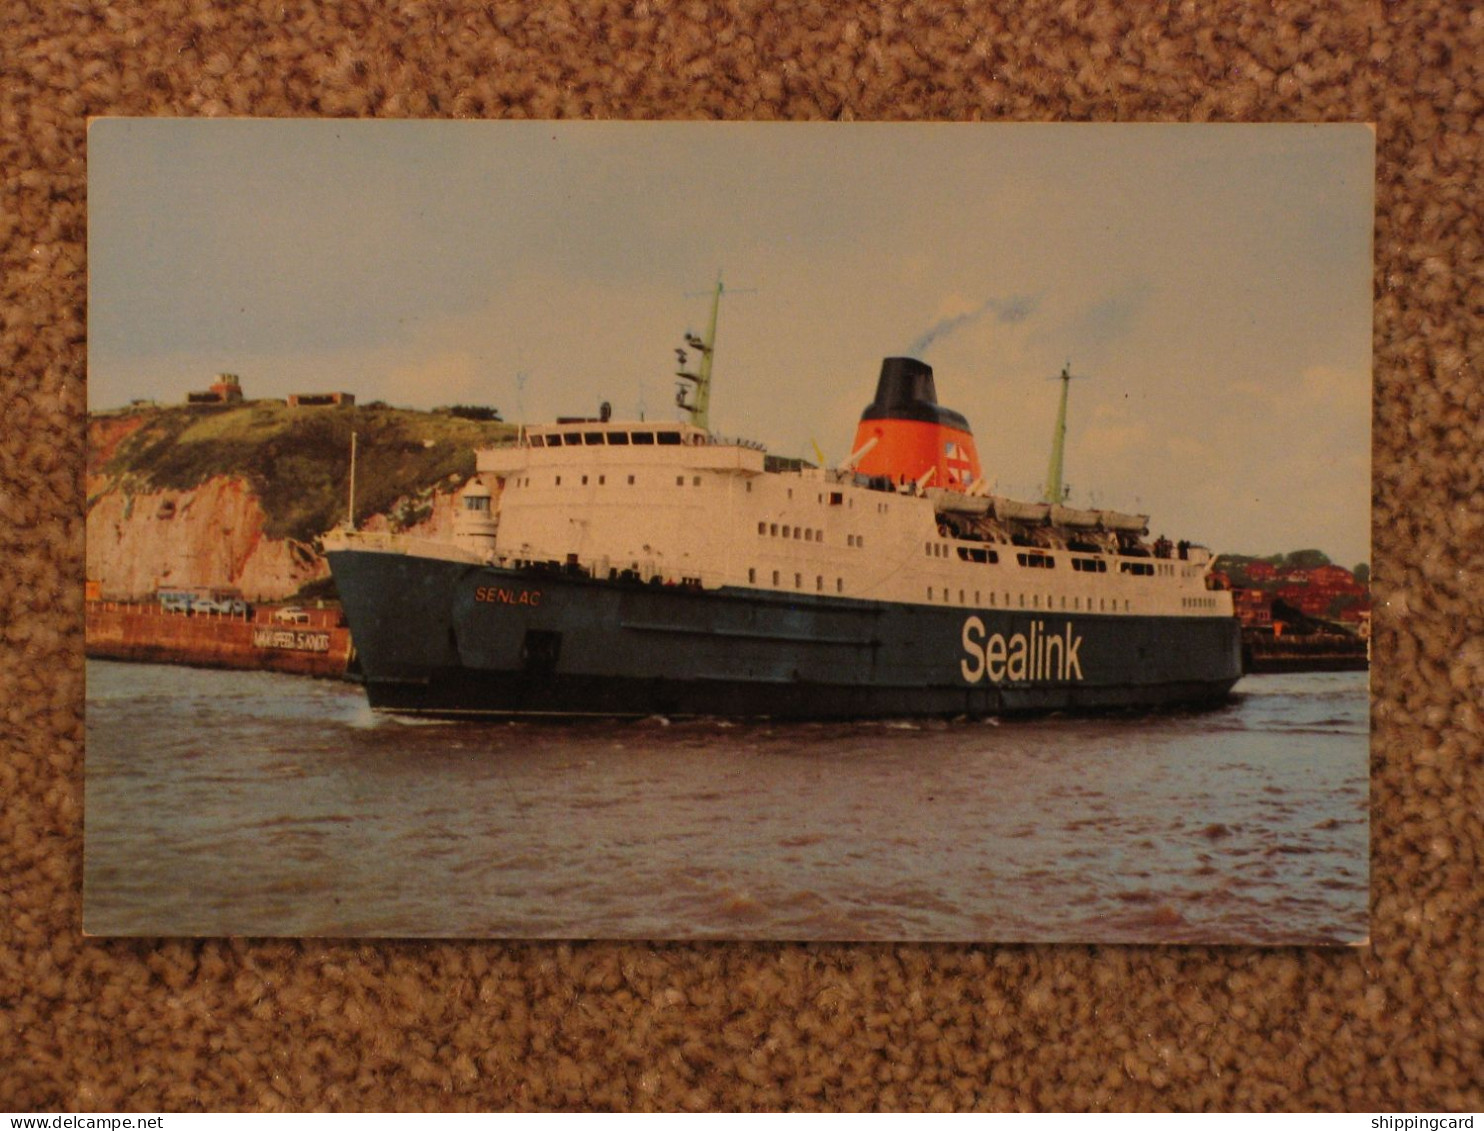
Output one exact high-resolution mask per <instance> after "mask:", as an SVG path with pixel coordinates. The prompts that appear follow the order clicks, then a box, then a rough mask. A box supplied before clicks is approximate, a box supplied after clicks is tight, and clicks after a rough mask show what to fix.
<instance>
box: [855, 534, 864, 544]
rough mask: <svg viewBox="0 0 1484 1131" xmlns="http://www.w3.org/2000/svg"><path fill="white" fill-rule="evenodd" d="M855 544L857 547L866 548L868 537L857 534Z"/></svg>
mask: <svg viewBox="0 0 1484 1131" xmlns="http://www.w3.org/2000/svg"><path fill="white" fill-rule="evenodd" d="M855 544H856V545H857V546H864V545H865V544H866V536H865V535H864V534H857V535H856V536H855Z"/></svg>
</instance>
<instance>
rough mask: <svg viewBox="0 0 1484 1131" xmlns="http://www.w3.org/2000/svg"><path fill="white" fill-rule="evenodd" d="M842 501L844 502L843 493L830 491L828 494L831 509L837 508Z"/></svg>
mask: <svg viewBox="0 0 1484 1131" xmlns="http://www.w3.org/2000/svg"><path fill="white" fill-rule="evenodd" d="M844 501H845V495H844V493H843V492H841V491H831V492H830V506H832V507H838V506H839V505H840V504H841V503H843V502H844Z"/></svg>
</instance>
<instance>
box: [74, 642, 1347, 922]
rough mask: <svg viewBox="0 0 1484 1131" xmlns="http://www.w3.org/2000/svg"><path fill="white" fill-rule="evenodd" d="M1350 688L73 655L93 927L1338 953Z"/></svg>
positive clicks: (1332, 678) (1338, 680) (1259, 679)
mask: <svg viewBox="0 0 1484 1131" xmlns="http://www.w3.org/2000/svg"><path fill="white" fill-rule="evenodd" d="M1368 733H1369V700H1368V694H1367V679H1366V675H1365V673H1332V674H1304V675H1277V676H1249V677H1247V678H1246V679H1244V680H1243V681H1242V682H1241V683H1240V684H1238V686H1237V688H1236V691H1235V693H1234V694H1233V696H1232V699H1231V702H1230V703H1229V704H1228V705H1227V706H1225V707H1222V708H1220V709H1217V710H1213V711H1204V712H1190V713H1174V714H1157V715H1118V716H1112V717H1106V718H1065V717H1050V718H1041V719H1034V720H1028V721H1003V722H995V721H988V722H984V721H978V722H971V721H957V722H921V721H906V720H903V721H899V722H884V723H883V722H871V723H856V724H852V723H827V724H799V723H789V724H770V723H766V722H746V723H731V722H727V721H722V720H699V721H673V722H672V721H669V720H664V719H650V720H645V721H642V722H613V723H582V724H578V725H560V724H550V723H545V724H527V723H517V724H510V723H491V722H484V723H464V722H459V723H420V722H408V721H404V720H400V719H397V718H394V717H388V716H382V715H377V714H374V713H373V712H372V711H371V710H370V709H369V708H368V707H367V706H366V702H365V697H364V694H363V693H362V691H361V690H360V688H358V687H356V686H355V685H353V684H346V683H338V682H333V681H320V680H311V679H305V678H302V677H294V676H283V675H273V674H269V673H257V672H253V673H243V672H218V671H204V670H197V669H191V668H183V667H165V666H156V665H147V664H119V663H109V662H103V661H89V662H88V666H87V751H86V775H87V780H86V822H85V840H86V857H85V867H84V926H85V929H86V930H87V931H88V932H89V933H92V934H99V935H332V936H381V937H411V936H421V937H429V936H438V937H450V936H489V937H507V938H572V939H578V938H646V939H699V938H718V939H818V940H882V941H887V940H890V941H896V940H924V941H927V940H936V941H1064V942H1132V943H1151V942H1205V943H1320V942H1324V943H1343V942H1355V941H1359V940H1361V939H1364V938H1365V936H1366V934H1367V909H1368V884H1367V879H1368V870H1367V860H1368V811H1369V791H1368V753H1367V747H1368Z"/></svg>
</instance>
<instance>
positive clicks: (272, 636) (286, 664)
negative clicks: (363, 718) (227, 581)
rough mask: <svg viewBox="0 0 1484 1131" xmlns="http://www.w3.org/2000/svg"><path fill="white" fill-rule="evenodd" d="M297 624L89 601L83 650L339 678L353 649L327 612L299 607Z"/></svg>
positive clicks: (264, 613)
mask: <svg viewBox="0 0 1484 1131" xmlns="http://www.w3.org/2000/svg"><path fill="white" fill-rule="evenodd" d="M299 617H300V618H302V619H299V620H298V622H297V623H286V622H280V621H275V620H274V619H272V613H271V610H260V611H259V612H258V614H257V615H256V616H252V617H246V616H227V615H221V614H216V613H209V614H187V613H173V612H166V611H165V610H163V609H161V608H160V607H159V606H158V605H157V604H133V603H125V602H118V601H89V602H87V604H86V612H85V618H86V625H85V635H84V640H85V644H84V650H85V651H86V653H87V655H88V656H90V657H92V658H94V659H104V660H133V661H140V662H148V663H160V664H189V665H192V666H195V667H206V668H238V669H244V670H252V671H276V672H287V673H290V674H293V675H310V676H320V677H324V678H343V677H344V676H345V675H346V674H347V672H348V670H349V668H350V665H351V660H352V658H353V656H354V649H353V647H352V645H351V640H350V629H348V628H346V627H345V626H344V625H343V624H340V623H339V621H340V616H339V613H338V612H336V611H331V610H318V609H315V610H306V611H305V612H303V613H302V614H299Z"/></svg>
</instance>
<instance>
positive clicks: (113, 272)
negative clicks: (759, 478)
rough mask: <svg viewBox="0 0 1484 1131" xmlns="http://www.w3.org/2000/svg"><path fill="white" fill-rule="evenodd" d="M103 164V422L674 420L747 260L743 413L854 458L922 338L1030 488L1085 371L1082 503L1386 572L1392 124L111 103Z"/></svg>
mask: <svg viewBox="0 0 1484 1131" xmlns="http://www.w3.org/2000/svg"><path fill="white" fill-rule="evenodd" d="M88 161H89V218H88V244H89V259H90V268H89V269H90V276H89V322H88V336H89V349H88V367H89V375H88V400H89V406H90V408H91V409H93V410H99V409H106V408H113V407H118V406H121V405H124V404H127V403H128V402H130V401H131V400H135V399H150V400H154V401H157V402H159V403H162V404H166V403H178V402H181V401H183V400H184V399H185V396H186V393H187V392H188V391H191V390H195V389H204V388H206V387H207V386H209V385H210V384H211V383H212V381H213V380H214V379H215V375H216V374H217V373H219V372H231V373H236V374H238V375H239V376H240V378H241V381H242V385H243V388H244V391H245V392H246V394H247V396H248V397H279V398H282V397H285V396H287V395H288V394H289V393H293V392H320V391H330V390H344V391H347V392H352V393H354V394H355V395H356V397H357V399H358V401H359V402H360V403H365V402H368V401H372V400H384V401H387V402H388V403H391V404H395V405H405V406H408V407H416V408H431V407H434V406H438V405H448V404H480V405H493V406H495V407H497V408H498V409H499V410H500V411H501V413H502V414H503V415H504V417H505V419H507V420H512V421H520V420H525V421H531V422H539V421H542V420H547V419H551V418H552V417H555V416H557V415H595V414H596V412H597V409H598V405H599V404H600V402H602V401H608V402H610V403H611V404H612V406H613V409H614V415H615V416H616V417H638V416H640V415H643V416H644V417H645V418H646V419H649V420H659V419H675V418H676V417H677V410H676V408H675V406H674V397H675V379H674V369H675V354H674V350H675V348H676V347H678V346H681V345H683V342H682V336H683V334H684V333H685V332H686V331H687V330H692V331H695V332H701V331H702V330H704V328H705V324H706V320H707V316H708V314H709V309H710V300H711V294H712V292H713V290H714V286H715V283H716V280H717V279H718V277H719V276H720V277H722V278H723V279H724V282H725V294H724V297H723V300H722V306H721V312H720V319H719V326H718V332H717V346H716V358H715V363H714V380H713V391H712V398H711V426H712V429H713V431H715V432H718V433H721V434H723V435H728V436H743V437H746V438H749V439H755V440H760V441H763V442H764V443H766V444H767V445H768V446H769V448H770V449H771V450H772V451H775V452H777V453H779V454H783V455H799V456H806V457H810V458H812V455H813V452H814V448H815V445H818V448H819V450H820V451H821V452H823V454H824V455H825V457H826V458H827V459H828V460H829V461H830V462H832V463H833V462H837V461H839V460H841V459H843V458H845V456H847V455H848V454H849V452H850V447H851V441H852V439H853V438H854V434H855V425H856V422H857V421H858V420H859V417H860V413H861V411H862V409H863V408H864V407H865V406H866V404H867V403H868V402H869V401H870V400H871V397H872V395H873V393H874V390H875V384H876V378H877V376H878V373H879V371H880V366H881V359H882V358H883V357H888V356H897V355H910V356H915V357H919V358H921V359H922V360H923V361H925V362H927V363H928V364H930V365H931V366H932V367H933V369H934V374H935V379H936V384H937V388H938V395H939V399H940V400H941V401H942V402H943V403H944V404H946V405H948V406H949V407H951V408H954V409H957V410H958V411H960V412H962V413H963V414H964V415H965V416H967V417H968V419H969V421H970V423H971V425H972V426H973V429H974V435H975V440H976V443H977V446H978V449H979V454H980V459H981V462H982V464H983V465H984V472H985V475H986V478H987V479H988V480H989V481H990V483H991V484H992V486H993V487H994V489H995V490H996V491H997V492H998V493H1001V494H1011V495H1016V496H1019V497H1028V498H1039V496H1040V490H1041V485H1042V483H1043V482H1044V480H1045V476H1046V468H1047V463H1048V459H1049V454H1050V445H1051V438H1052V430H1053V426H1054V423H1055V416H1056V405H1057V396H1058V390H1059V386H1058V384H1057V382H1056V380H1055V378H1056V375H1057V374H1058V373H1060V372H1061V370H1062V368H1063V366H1066V365H1070V366H1071V371H1072V373H1073V374H1075V375H1077V376H1078V378H1079V379H1078V380H1076V381H1074V382H1072V385H1071V389H1070V394H1071V400H1070V408H1069V412H1068V421H1067V442H1066V457H1065V479H1066V482H1067V483H1068V484H1069V485H1070V490H1071V493H1070V501H1071V502H1072V503H1073V504H1074V505H1084V506H1100V507H1108V508H1112V509H1116V510H1123V511H1136V512H1138V513H1147V514H1150V515H1152V516H1153V518H1152V522H1151V532H1152V533H1156V534H1157V533H1164V534H1167V535H1168V536H1170V537H1171V538H1176V539H1178V538H1188V539H1190V540H1192V541H1196V542H1201V543H1203V544H1206V545H1209V546H1211V547H1212V548H1213V549H1216V550H1218V551H1226V552H1235V553H1249V554H1271V553H1278V552H1285V551H1289V550H1296V549H1303V548H1317V549H1320V550H1323V551H1324V552H1325V553H1327V554H1329V555H1330V557H1331V558H1332V559H1334V560H1335V561H1337V562H1339V563H1340V564H1343V565H1346V566H1353V565H1355V564H1357V563H1359V562H1362V561H1369V559H1370V416H1371V303H1372V288H1371V239H1372V235H1371V233H1372V228H1373V222H1372V215H1373V183H1374V135H1373V132H1372V130H1371V129H1370V128H1369V127H1367V126H1364V125H1153V124H1143V125H1103V124H1098V125H1091V124H1088V125H1029V124H1026V125H1007V124H977V123H976V124H969V123H962V124H947V123H942V124H904V123H892V124H886V123H877V124H865V123H789V124H780V123H714V122H685V123H678V122H677V123H632V122H631V123H618V122H426V121H423V122H407V121H397V122H389V121H379V122H370V121H311V120H279V121H270V120H247V119H242V120H231V119H227V120H221V119H215V120H181V119H104V120H100V121H95V122H94V123H93V124H92V125H91V128H90V130H89V143H88ZM367 455H368V458H370V454H369V453H368V454H367Z"/></svg>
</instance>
